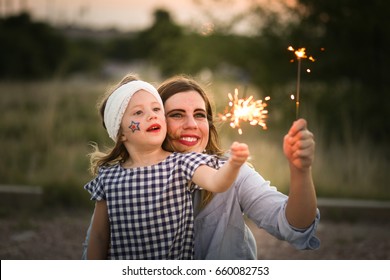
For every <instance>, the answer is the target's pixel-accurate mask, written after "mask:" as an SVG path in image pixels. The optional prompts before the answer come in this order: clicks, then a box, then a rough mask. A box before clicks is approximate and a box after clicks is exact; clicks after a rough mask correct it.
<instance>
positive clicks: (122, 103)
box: [104, 81, 164, 142]
mask: <svg viewBox="0 0 390 280" xmlns="http://www.w3.org/2000/svg"><path fill="white" fill-rule="evenodd" d="M139 90H145V91H147V92H149V93H150V94H152V95H153V96H154V97H155V98H156V99H157V101H158V102H159V103H160V104H161V108H162V110H163V111H164V105H163V103H162V100H161V97H160V95H159V94H158V91H157V90H156V88H155V87H154V86H152V85H151V84H149V83H147V82H144V81H132V82H129V83H126V84H124V85H121V86H120V87H119V88H117V89H116V90H115V91H114V92H113V93H112V94H111V95H110V97H109V98H108V99H107V103H106V107H105V108H104V124H105V125H106V129H107V132H108V135H109V136H110V138H111V139H112V140H114V141H115V142H116V138H117V136H118V131H119V127H120V125H121V122H122V117H123V114H124V113H125V111H126V108H127V105H128V104H129V101H130V99H131V97H132V96H133V95H134V93H136V92H137V91H139Z"/></svg>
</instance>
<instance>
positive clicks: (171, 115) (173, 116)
mask: <svg viewBox="0 0 390 280" xmlns="http://www.w3.org/2000/svg"><path fill="white" fill-rule="evenodd" d="M168 117H170V118H174V119H180V118H182V117H183V116H182V114H180V113H173V114H170V115H169V116H168Z"/></svg>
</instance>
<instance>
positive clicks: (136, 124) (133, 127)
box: [129, 121, 140, 133]
mask: <svg viewBox="0 0 390 280" xmlns="http://www.w3.org/2000/svg"><path fill="white" fill-rule="evenodd" d="M129 128H130V129H131V131H132V132H133V133H134V132H135V131H136V130H140V128H139V122H135V121H131V124H130V126H129Z"/></svg>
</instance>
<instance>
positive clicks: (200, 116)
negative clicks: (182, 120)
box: [194, 113, 206, 119]
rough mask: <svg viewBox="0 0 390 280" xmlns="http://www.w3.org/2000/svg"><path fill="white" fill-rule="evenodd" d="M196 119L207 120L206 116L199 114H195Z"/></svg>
mask: <svg viewBox="0 0 390 280" xmlns="http://www.w3.org/2000/svg"><path fill="white" fill-rule="evenodd" d="M194 117H195V118H197V119H205V118H206V114H202V113H198V114H195V116H194Z"/></svg>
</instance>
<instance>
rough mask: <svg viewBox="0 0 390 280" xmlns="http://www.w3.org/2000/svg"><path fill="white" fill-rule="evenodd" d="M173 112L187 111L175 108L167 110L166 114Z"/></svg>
mask: <svg viewBox="0 0 390 280" xmlns="http://www.w3.org/2000/svg"><path fill="white" fill-rule="evenodd" d="M172 112H185V110H183V109H173V110H170V111H168V112H166V114H167V115H168V114H170V113H172Z"/></svg>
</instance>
